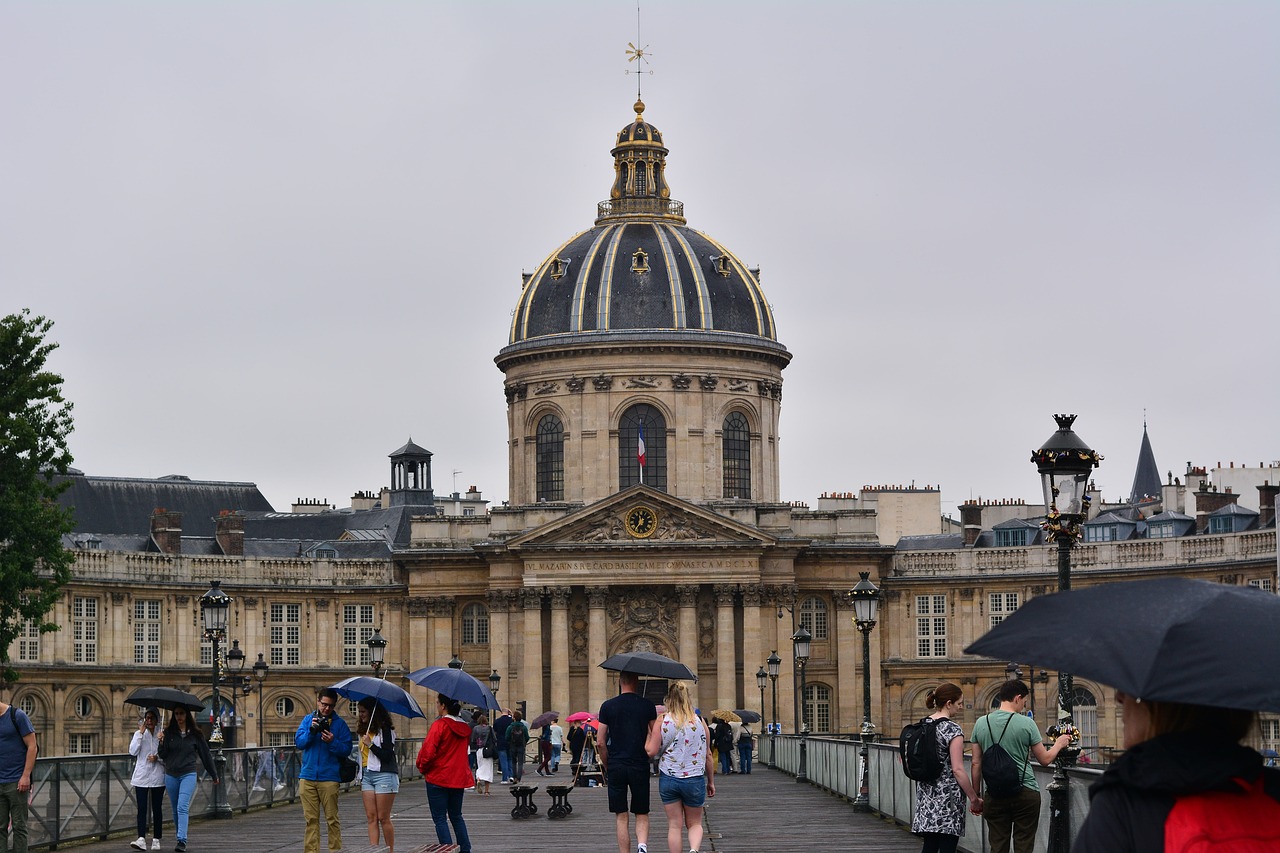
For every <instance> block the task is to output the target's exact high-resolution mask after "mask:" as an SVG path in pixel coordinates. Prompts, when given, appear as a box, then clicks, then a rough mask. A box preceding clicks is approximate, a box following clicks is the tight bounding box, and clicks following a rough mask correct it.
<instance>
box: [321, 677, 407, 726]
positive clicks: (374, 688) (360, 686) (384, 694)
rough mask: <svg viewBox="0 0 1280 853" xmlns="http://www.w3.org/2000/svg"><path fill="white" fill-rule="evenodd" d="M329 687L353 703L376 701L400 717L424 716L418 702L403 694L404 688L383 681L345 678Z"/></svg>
mask: <svg viewBox="0 0 1280 853" xmlns="http://www.w3.org/2000/svg"><path fill="white" fill-rule="evenodd" d="M330 686H331V687H332V688H333V689H334V690H336V691H338V695H339V696H345V697H347V698H348V699H350V700H352V701H355V702H358V701H360V700H361V699H374V700H377V702H378V704H379V705H381V706H382V707H384V708H386V709H387V710H388V711H390V712H391V713H393V714H399V715H400V716H402V717H408V718H409V719H413V718H414V717H425V716H426V714H424V713H423V712H422V706H420V705H419V704H418V700H416V699H414V698H413V697H412V696H410V695H409V694H408V693H407V692H405V690H404V688H401V687H397V686H395V685H394V684H391V683H390V682H388V681H386V680H385V679H381V678H373V677H372V676H368V675H357V676H355V677H353V678H345V679H343V680H342V681H339V682H338V683H337V684H333V685H330Z"/></svg>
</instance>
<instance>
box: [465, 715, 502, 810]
mask: <svg viewBox="0 0 1280 853" xmlns="http://www.w3.org/2000/svg"><path fill="white" fill-rule="evenodd" d="M486 749H488V750H489V754H488V755H485V750H486ZM497 749H498V742H497V738H495V737H494V734H493V728H492V727H490V725H489V715H488V714H486V713H484V712H483V711H480V712H478V713H477V714H476V725H475V728H473V729H472V730H471V752H472V754H473V755H475V757H476V793H477V794H481V795H483V796H486V797H488V796H492V794H491V793H490V791H489V786H490V785H492V784H493V765H494V763H495V762H496V761H497V760H498V759H497V755H498V752H497Z"/></svg>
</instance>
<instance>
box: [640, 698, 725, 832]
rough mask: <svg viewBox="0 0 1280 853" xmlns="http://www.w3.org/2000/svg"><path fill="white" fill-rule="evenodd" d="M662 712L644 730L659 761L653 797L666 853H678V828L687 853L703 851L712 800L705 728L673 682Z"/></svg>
mask: <svg viewBox="0 0 1280 853" xmlns="http://www.w3.org/2000/svg"><path fill="white" fill-rule="evenodd" d="M663 701H664V704H665V705H666V706H667V711H666V713H665V714H663V715H662V719H661V720H660V721H659V722H658V725H656V726H653V727H651V728H650V730H649V739H648V741H647V742H646V743H645V750H646V752H647V753H648V754H649V755H650V756H652V757H655V758H657V759H658V797H659V798H660V799H661V800H662V808H663V810H664V811H666V813H667V850H668V851H669V853H680V849H681V847H680V827H681V826H682V825H683V826H684V827H685V829H686V831H687V832H688V835H689V853H698V848H699V847H701V846H702V809H703V807H704V806H705V805H706V802H707V797H714V796H715V795H716V783H715V763H714V762H712V763H710V764H708V763H707V744H708V742H709V741H710V739H711V735H710V733H709V732H708V731H707V725H706V723H704V722H702V720H701V719H700V718H699V717H698V716H697V715H696V714H694V712H693V701H692V700H691V699H690V698H689V688H688V687H686V686H685V684H684V682H682V681H673V682H671V686H670V687H669V688H668V689H667V698H666V699H665V700H663Z"/></svg>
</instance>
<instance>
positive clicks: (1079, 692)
mask: <svg viewBox="0 0 1280 853" xmlns="http://www.w3.org/2000/svg"><path fill="white" fill-rule="evenodd" d="M1071 706H1072V708H1071V712H1072V713H1071V715H1072V718H1073V719H1074V720H1075V721H1076V726H1077V728H1079V729H1080V748H1081V749H1097V748H1098V700H1097V699H1095V698H1094V696H1093V694H1092V693H1090V692H1089V691H1088V690H1087V689H1085V688H1083V687H1081V686H1079V685H1078V684H1077V685H1075V687H1074V689H1073V690H1072V691H1071ZM1095 757H1096V756H1095Z"/></svg>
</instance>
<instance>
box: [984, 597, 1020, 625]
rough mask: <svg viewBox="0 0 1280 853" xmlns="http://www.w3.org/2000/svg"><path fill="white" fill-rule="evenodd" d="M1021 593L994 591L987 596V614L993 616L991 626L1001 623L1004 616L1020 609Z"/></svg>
mask: <svg viewBox="0 0 1280 853" xmlns="http://www.w3.org/2000/svg"><path fill="white" fill-rule="evenodd" d="M1018 601H1019V595H1018V593H1016V592H993V593H991V595H989V596H988V597H987V615H988V616H990V617H991V627H992V628H994V627H995V626H997V625H999V624H1000V623H1001V622H1003V621H1004V617H1006V616H1008V615H1009V614H1010V613H1012V612H1013V611H1015V610H1017V609H1018Z"/></svg>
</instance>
